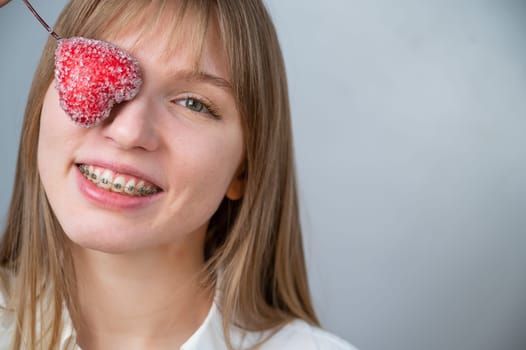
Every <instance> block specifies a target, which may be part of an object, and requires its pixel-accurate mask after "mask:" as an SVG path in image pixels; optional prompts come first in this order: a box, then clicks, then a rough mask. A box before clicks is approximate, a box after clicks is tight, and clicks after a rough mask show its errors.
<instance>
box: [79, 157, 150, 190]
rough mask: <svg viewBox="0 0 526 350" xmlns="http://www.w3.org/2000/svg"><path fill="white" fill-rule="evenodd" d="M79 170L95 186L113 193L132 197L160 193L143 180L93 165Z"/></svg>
mask: <svg viewBox="0 0 526 350" xmlns="http://www.w3.org/2000/svg"><path fill="white" fill-rule="evenodd" d="M79 169H80V172H81V173H82V174H83V175H84V176H85V177H86V178H87V179H88V180H90V181H91V182H93V183H94V184H95V185H97V186H98V187H101V188H104V189H106V190H110V191H113V192H117V193H123V194H127V195H130V196H147V195H151V194H154V193H157V192H160V190H159V189H158V188H157V187H155V186H154V185H151V184H145V182H144V181H143V180H139V179H135V178H132V177H130V176H126V177H125V176H124V175H120V174H115V173H113V172H112V171H111V170H108V169H101V168H95V167H94V166H92V165H85V164H80V165H79ZM127 178H128V179H127ZM136 183H137V184H136Z"/></svg>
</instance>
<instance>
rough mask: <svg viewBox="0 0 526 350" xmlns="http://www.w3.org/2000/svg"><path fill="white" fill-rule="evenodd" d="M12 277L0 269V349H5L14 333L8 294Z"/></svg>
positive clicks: (13, 321)
mask: <svg viewBox="0 0 526 350" xmlns="http://www.w3.org/2000/svg"><path fill="white" fill-rule="evenodd" d="M11 279H12V275H11V273H10V272H9V271H7V270H6V269H4V268H0V349H7V348H8V346H9V344H10V340H11V335H12V333H13V331H14V326H15V320H14V313H13V310H12V309H11V308H10V307H9V302H8V300H9V294H8V292H7V291H8V290H9V289H10V288H9V287H10V283H11Z"/></svg>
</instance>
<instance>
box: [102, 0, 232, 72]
mask: <svg viewBox="0 0 526 350" xmlns="http://www.w3.org/2000/svg"><path fill="white" fill-rule="evenodd" d="M110 3H111V2H110ZM117 3H118V2H117ZM127 3H128V4H130V6H126V7H124V8H121V9H118V8H114V9H113V10H114V11H105V15H106V19H105V20H103V21H102V22H105V23H104V26H101V27H99V28H103V29H102V30H100V32H99V33H97V37H98V38H99V39H102V40H107V41H109V42H113V43H115V44H117V45H119V46H121V47H122V48H124V49H126V50H127V51H129V52H130V53H131V54H132V55H133V56H135V57H136V58H138V59H139V61H140V62H143V63H148V64H151V65H155V66H156V67H157V68H166V69H169V68H176V67H174V66H185V69H192V70H194V71H205V72H209V73H213V74H215V75H219V76H221V77H223V78H224V79H226V80H230V79H229V76H228V69H227V64H226V57H225V50H224V45H223V40H222V38H221V35H220V30H219V25H218V21H217V17H216V12H215V10H214V8H213V7H212V5H210V6H197V5H196V3H199V2H196V1H192V0H190V1H182V0H181V1H152V2H148V3H145V2H142V1H130V2H127Z"/></svg>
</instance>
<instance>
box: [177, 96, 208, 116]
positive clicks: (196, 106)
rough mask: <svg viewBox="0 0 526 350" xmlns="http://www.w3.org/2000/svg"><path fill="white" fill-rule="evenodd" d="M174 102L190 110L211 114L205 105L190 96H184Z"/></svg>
mask: <svg viewBox="0 0 526 350" xmlns="http://www.w3.org/2000/svg"><path fill="white" fill-rule="evenodd" d="M176 103H177V104H179V105H181V106H183V107H186V108H188V109H189V110H191V111H192V112H197V113H208V114H212V113H211V112H210V110H209V108H208V106H207V105H205V104H204V103H203V102H201V101H199V100H197V99H195V98H192V97H186V98H184V99H181V100H178V101H176Z"/></svg>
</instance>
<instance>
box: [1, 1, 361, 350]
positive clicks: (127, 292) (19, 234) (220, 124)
mask: <svg viewBox="0 0 526 350" xmlns="http://www.w3.org/2000/svg"><path fill="white" fill-rule="evenodd" d="M72 38H76V39H72ZM105 84H106V85H105ZM123 91H124V92H123ZM106 112H107V113H106ZM95 115H96V117H95ZM0 257H1V259H2V260H1V264H2V270H1V282H2V283H1V284H2V293H1V295H2V300H1V305H2V311H1V313H2V314H1V321H2V322H0V329H1V335H0V344H1V345H2V349H3V348H11V349H56V348H59V349H79V348H82V349H85V350H88V349H178V348H180V349H184V350H190V349H199V350H202V349H248V348H261V349H351V346H350V345H348V344H347V343H345V342H344V341H342V340H340V339H339V338H337V337H335V336H333V335H331V334H329V333H327V332H325V331H322V330H321V329H320V328H318V320H317V318H316V315H315V313H314V310H313V307H312V303H311V299H310V295H309V290H308V283H307V276H306V271H305V264H304V257H303V248H302V237H301V229H300V222H299V217H298V200H297V193H296V180H295V170H294V160H293V150H292V138H291V130H290V116H289V103H288V97H287V84H286V75H285V69H284V64H283V59H282V56H281V52H280V48H279V44H278V40H277V37H276V33H275V30H274V27H273V25H272V23H271V20H270V18H269V16H268V14H267V12H266V10H265V8H264V6H263V4H262V2H261V1H259V0H217V1H208V0H200V1H197V0H186V1H185V0H177V1H162V0H153V1H145V0H144V1H141V0H137V1H98V0H73V1H71V2H70V3H69V4H68V5H67V6H66V8H65V9H64V11H63V12H62V14H61V15H60V17H59V19H58V22H57V24H56V26H55V28H54V33H53V37H50V38H49V40H48V42H47V44H46V47H45V49H44V52H43V55H42V58H41V61H40V64H39V66H38V69H37V72H36V75H35V79H34V82H33V86H32V89H31V93H30V96H29V103H28V106H27V109H26V115H25V119H24V123H23V130H22V136H21V141H20V148H19V156H18V164H17V172H16V180H15V188H14V192H13V197H12V200H11V207H10V211H9V215H8V221H7V226H6V229H5V232H4V236H3V241H2V244H1V250H0Z"/></svg>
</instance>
